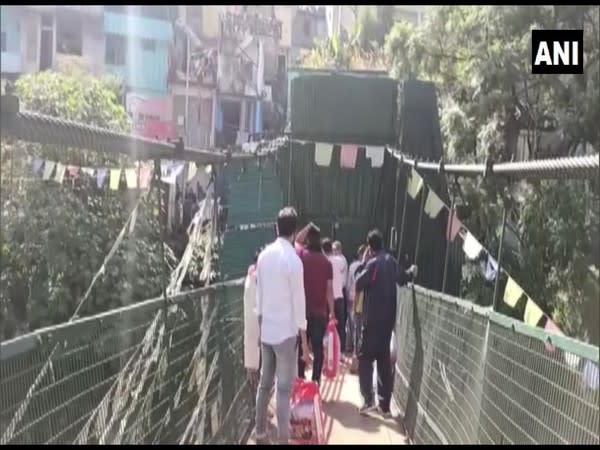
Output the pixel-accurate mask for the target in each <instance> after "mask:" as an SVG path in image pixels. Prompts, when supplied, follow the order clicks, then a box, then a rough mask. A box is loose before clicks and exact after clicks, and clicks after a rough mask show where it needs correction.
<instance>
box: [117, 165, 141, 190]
mask: <svg viewBox="0 0 600 450" xmlns="http://www.w3.org/2000/svg"><path fill="white" fill-rule="evenodd" d="M119 178H120V177H119ZM137 178H138V177H137V170H135V169H125V181H126V182H127V187H128V188H129V189H137V181H138V180H137ZM117 189H118V186H117Z"/></svg>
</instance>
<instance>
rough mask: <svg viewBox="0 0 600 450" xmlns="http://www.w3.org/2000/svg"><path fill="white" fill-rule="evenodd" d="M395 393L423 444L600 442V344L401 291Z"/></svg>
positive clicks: (423, 291)
mask: <svg viewBox="0 0 600 450" xmlns="http://www.w3.org/2000/svg"><path fill="white" fill-rule="evenodd" d="M399 292H400V293H399V296H398V297H399V300H398V302H399V303H398V307H399V311H398V322H397V326H396V336H397V339H398V347H397V348H398V349H399V354H398V363H397V371H396V373H397V375H396V380H395V381H396V382H395V386H394V388H395V390H394V395H395V398H396V400H397V402H398V404H399V405H400V406H401V408H402V409H403V411H404V414H405V418H404V425H405V429H406V431H407V433H408V435H409V436H410V437H411V438H412V440H413V441H414V442H416V443H418V444H434V443H442V444H466V443H470V444H536V443H537V444H596V445H597V444H598V443H599V437H598V435H599V413H598V410H599V396H598V348H597V347H594V346H591V345H588V344H584V343H581V342H577V341H575V340H573V339H570V338H566V337H563V336H557V335H549V334H547V333H546V332H545V331H543V330H542V329H540V328H535V327H530V326H527V325H525V324H522V323H520V322H517V321H514V320H512V319H510V318H507V317H505V316H502V315H500V314H498V313H494V312H492V311H491V308H481V307H478V306H476V305H473V304H472V303H470V302H466V301H463V300H459V299H456V298H453V297H449V296H445V295H443V294H440V293H438V292H434V291H429V290H426V289H423V288H420V287H414V289H413V288H403V289H401V290H400V291H399Z"/></svg>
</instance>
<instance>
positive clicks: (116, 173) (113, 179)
mask: <svg viewBox="0 0 600 450" xmlns="http://www.w3.org/2000/svg"><path fill="white" fill-rule="evenodd" d="M120 182H121V169H110V184H109V187H110V189H111V190H113V191H118V190H119V183H120Z"/></svg>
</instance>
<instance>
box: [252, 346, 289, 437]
mask: <svg viewBox="0 0 600 450" xmlns="http://www.w3.org/2000/svg"><path fill="white" fill-rule="evenodd" d="M261 347H262V366H261V368H260V383H259V387H258V394H257V395H256V436H257V438H262V437H264V436H265V435H266V433H267V408H268V407H269V401H270V397H271V391H272V388H273V383H274V381H275V376H277V432H278V440H279V443H280V444H289V440H290V397H291V394H292V384H293V382H294V376H295V374H296V369H297V366H296V358H297V356H296V355H297V353H296V350H297V337H296V336H293V337H290V338H288V339H286V340H285V341H283V342H281V343H280V344H275V345H270V344H265V343H264V342H263V343H262V344H261Z"/></svg>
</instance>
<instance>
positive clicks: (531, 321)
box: [523, 297, 544, 327]
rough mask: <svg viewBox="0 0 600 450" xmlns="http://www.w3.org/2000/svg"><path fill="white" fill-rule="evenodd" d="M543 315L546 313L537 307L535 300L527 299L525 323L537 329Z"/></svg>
mask: <svg viewBox="0 0 600 450" xmlns="http://www.w3.org/2000/svg"><path fill="white" fill-rule="evenodd" d="M543 315H544V312H543V311H542V310H541V309H540V307H539V306H538V305H536V304H535V303H534V302H533V300H531V299H530V298H529V297H527V304H526V305H525V317H524V318H523V321H524V322H525V323H526V324H527V325H531V326H532V327H535V326H536V325H537V324H538V322H539V321H540V319H541V318H542V316H543Z"/></svg>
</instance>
